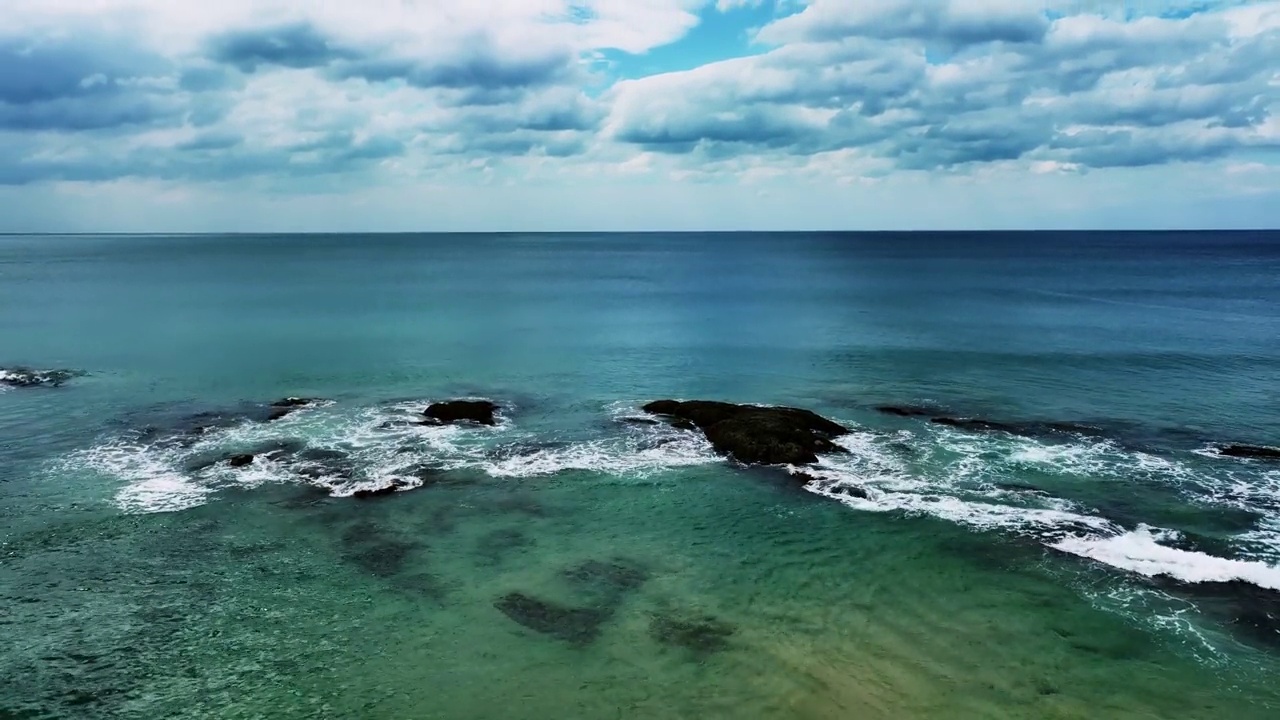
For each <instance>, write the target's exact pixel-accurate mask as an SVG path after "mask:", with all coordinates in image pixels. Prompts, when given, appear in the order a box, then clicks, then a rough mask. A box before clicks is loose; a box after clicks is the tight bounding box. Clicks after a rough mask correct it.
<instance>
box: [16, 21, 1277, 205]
mask: <svg viewBox="0 0 1280 720" xmlns="http://www.w3.org/2000/svg"><path fill="white" fill-rule="evenodd" d="M766 5H767V6H768V7H765V6H766ZM1085 5H1087V3H1085V2H1084V0H1045V2H1042V3H1032V2H1026V1H1025V0H984V1H983V2H972V1H970V0H928V1H926V2H921V1H920V0H911V1H909V0H877V1H876V2H869V1H866V0H858V1H854V0H787V1H786V2H778V3H768V4H766V3H764V2H762V1H761V0H714V1H713V0H475V1H474V2H467V3H458V2H451V1H448V0H370V2H368V3H360V4H357V3H337V2H298V1H297V0H223V1H222V2H219V3H176V2H170V1H169V0H7V2H6V11H8V12H6V15H7V18H6V19H7V22H6V24H5V26H4V27H3V28H0V184H4V185H6V186H8V187H9V188H14V187H19V186H35V185H41V184H46V185H47V184H54V183H65V182H73V183H80V184H86V185H92V184H99V183H109V182H113V181H120V182H127V183H136V184H146V183H157V182H163V183H172V184H174V186H175V187H181V188H183V189H184V192H183V193H178V195H182V196H183V197H187V196H197V195H198V193H196V192H195V191H194V190H192V188H197V187H203V186H212V185H217V184H220V183H233V184H235V185H236V186H237V187H239V186H244V187H252V188H254V189H255V190H258V191H261V192H264V193H279V194H306V193H310V192H338V191H340V190H342V189H344V188H345V189H347V190H349V191H352V192H354V191H355V190H356V189H360V190H361V191H366V192H373V190H374V189H376V188H382V189H384V190H387V191H388V192H390V189H392V188H403V187H412V186H415V184H416V185H421V184H424V183H432V184H433V187H434V186H440V185H448V184H457V185H472V184H475V185H486V186H487V185H488V184H498V183H513V184H515V185H520V184H521V183H532V184H537V185H539V186H542V185H555V184H557V183H560V184H564V186H566V187H569V186H575V184H576V186H581V185H583V184H594V183H596V182H598V181H599V182H618V183H634V184H645V183H667V184H672V183H674V184H675V185H672V187H679V186H684V185H683V184H684V183H696V184H697V185H698V186H699V187H702V186H706V187H719V186H726V185H732V184H735V183H744V184H750V185H752V186H753V187H754V186H758V189H760V190H762V191H765V193H766V194H765V195H761V196H760V197H769V198H773V199H780V198H783V197H786V196H787V195H786V192H784V191H782V190H781V189H780V188H781V186H783V185H785V184H786V183H788V182H794V183H797V184H803V183H819V184H821V183H825V184H826V185H823V187H830V188H863V189H865V188H871V187H875V188H884V187H889V186H896V187H906V185H902V184H899V185H895V182H897V180H896V179H897V178H919V177H937V178H963V177H970V178H973V179H975V181H976V180H984V181H985V179H986V178H989V177H991V176H993V175H1001V176H1004V175H1008V176H1010V177H1013V176H1018V177H1022V178H1034V179H1036V181H1037V182H1043V183H1052V182H1063V183H1070V182H1078V183H1086V182H1088V183H1095V182H1100V181H1099V180H1098V178H1099V177H1101V176H1104V175H1107V174H1108V173H1110V174H1112V175H1116V174H1119V173H1130V172H1134V173H1136V172H1139V171H1140V170H1141V169H1142V168H1152V167H1169V168H1172V167H1175V166H1178V167H1181V166H1185V167H1186V168H1188V169H1187V170H1185V172H1187V173H1191V172H1193V171H1194V168H1195V167H1200V166H1208V165H1211V164H1214V163H1222V164H1226V163H1232V164H1233V166H1235V165H1240V164H1241V163H1242V162H1258V163H1262V164H1264V165H1265V164H1267V163H1272V162H1274V159H1275V157H1276V154H1275V152H1274V151H1275V150H1276V149H1277V148H1280V120H1278V119H1277V115H1276V113H1277V110H1280V75H1278V74H1277V70H1276V69H1275V61H1274V58H1275V57H1276V56H1277V55H1278V54H1280V2H1276V1H1271V2H1255V3H1243V2H1237V1H1236V0H1176V2H1175V3H1170V4H1167V5H1166V6H1165V7H1164V9H1163V10H1161V11H1159V12H1148V13H1145V14H1142V15H1141V16H1138V15H1134V14H1133V13H1111V12H1107V13H1093V12H1082V11H1081V8H1082V7H1083V6H1085ZM762 18H768V20H767V21H766V22H764V24H763V26H762V27H758V28H751V27H748V26H747V25H748V23H757V24H758V23H760V22H761V19H762ZM699 23H706V25H705V27H702V28H698V32H697V33H694V34H689V33H690V32H691V31H692V30H694V29H695V28H697V27H698V25H699ZM686 36H687V37H686ZM682 38H684V40H682ZM673 43H674V44H673ZM695 46H696V47H695ZM657 48H662V49H661V51H660V52H653V51H655V50H656V49H657ZM711 52H715V53H718V54H717V55H716V57H717V58H718V59H715V60H713V61H710V62H707V61H706V59H707V57H708V54H709V53H711ZM650 53H652V54H651V55H650ZM619 54H633V55H639V56H647V57H642V58H640V59H637V60H636V62H631V63H629V64H628V63H617V64H615V63H614V59H616V58H617V57H618V56H619ZM651 61H652V62H651ZM623 65H626V66H627V68H629V69H619V68H620V67H621V66H623ZM639 67H680V68H686V69H682V70H678V71H674V72H661V73H657V74H649V75H647V76H644V77H635V76H633V75H630V73H632V72H633V71H635V68H639ZM619 73H628V76H626V77H620V76H619V75H618V74H619ZM1171 171H1172V170H1171ZM1126 177H1129V176H1128V175H1126ZM1248 177H1253V178H1255V180H1254V181H1253V183H1254V184H1253V185H1250V192H1257V186H1258V185H1260V184H1263V183H1265V182H1266V178H1270V177H1272V175H1268V174H1263V173H1253V174H1249V175H1248ZM1079 187H1083V185H1081V186H1079ZM12 192H17V191H16V190H6V191H5V193H12ZM673 192H674V191H673ZM752 192H753V193H754V192H755V190H753V191H752ZM9 196H12V195H10V194H6V197H9ZM176 196H177V195H175V197H176ZM752 197H753V198H754V197H756V196H755V195H754V194H753V195H752ZM2 210H3V208H0V211H2ZM2 214H3V212H0V215H2Z"/></svg>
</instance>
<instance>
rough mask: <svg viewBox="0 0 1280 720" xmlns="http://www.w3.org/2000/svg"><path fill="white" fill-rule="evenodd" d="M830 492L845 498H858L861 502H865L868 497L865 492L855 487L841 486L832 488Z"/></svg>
mask: <svg viewBox="0 0 1280 720" xmlns="http://www.w3.org/2000/svg"><path fill="white" fill-rule="evenodd" d="M831 492H833V493H835V494H837V495H844V496H845V497H853V498H860V499H862V500H866V499H868V498H869V497H870V496H869V495H867V491H866V490H864V489H862V488H860V487H858V486H857V485H841V486H839V487H836V488H832V490H831Z"/></svg>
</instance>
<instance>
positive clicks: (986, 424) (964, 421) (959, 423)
mask: <svg viewBox="0 0 1280 720" xmlns="http://www.w3.org/2000/svg"><path fill="white" fill-rule="evenodd" d="M929 422H931V423H933V424H935V425H946V426H947V427H953V428H957V429H959V430H968V431H969V432H1005V433H1011V434H1015V435H1017V434H1025V433H1020V432H1019V428H1018V426H1016V425H1009V424H1007V423H1001V422H994V421H992V420H975V419H973V418H953V417H936V418H933V419H932V420H930V421H929Z"/></svg>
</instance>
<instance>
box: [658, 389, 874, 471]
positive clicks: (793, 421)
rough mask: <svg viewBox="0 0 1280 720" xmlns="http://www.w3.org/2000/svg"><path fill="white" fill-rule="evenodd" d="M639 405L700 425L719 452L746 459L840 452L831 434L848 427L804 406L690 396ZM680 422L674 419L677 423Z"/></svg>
mask: <svg viewBox="0 0 1280 720" xmlns="http://www.w3.org/2000/svg"><path fill="white" fill-rule="evenodd" d="M644 411H645V412H647V413H650V414H653V415H664V416H667V417H669V418H672V419H673V420H674V421H675V422H673V425H674V424H676V422H679V421H683V422H684V423H688V424H691V425H692V426H694V427H697V428H698V429H700V430H702V432H703V434H705V435H706V436H707V440H709V441H710V442H711V445H712V446H713V447H714V448H715V449H716V450H717V451H718V452H720V453H723V454H725V455H728V456H730V457H732V458H733V459H735V460H737V461H738V462H741V463H746V464H749V465H807V464H810V463H814V462H817V460H818V453H834V452H843V450H842V449H841V448H840V446H838V445H836V444H835V443H833V442H831V438H833V437H836V436H837V435H843V434H845V433H847V432H849V430H848V429H847V428H845V427H844V426H842V425H840V424H838V423H835V422H832V421H830V420H828V419H826V418H824V417H822V416H821V415H817V414H815V413H812V412H810V411H808V410H801V409H799V408H789V407H760V406H756V405H735V404H733V403H725V402H715V401H705V400H691V401H686V402H681V401H678V400H658V401H655V402H651V403H649V404H647V405H645V406H644ZM677 426H679V425H677Z"/></svg>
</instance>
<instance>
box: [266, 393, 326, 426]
mask: <svg viewBox="0 0 1280 720" xmlns="http://www.w3.org/2000/svg"><path fill="white" fill-rule="evenodd" d="M317 402H319V400H316V399H314V398H300V397H287V398H281V399H279V400H276V401H275V402H273V403H271V404H270V405H268V406H267V408H268V413H267V417H266V422H274V421H276V420H279V419H280V418H283V417H285V416H288V415H292V414H293V413H294V412H295V411H297V410H301V409H302V408H305V407H311V406H312V405H315V404H316V403H317Z"/></svg>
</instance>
